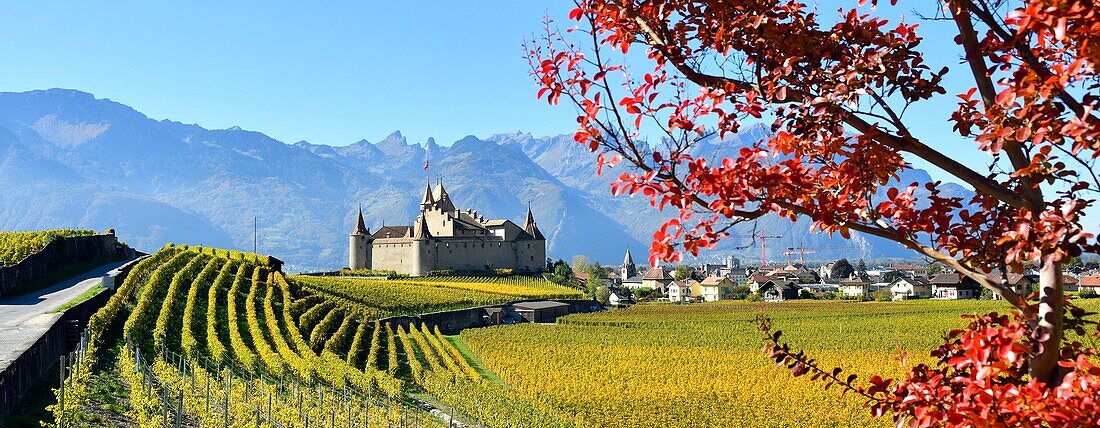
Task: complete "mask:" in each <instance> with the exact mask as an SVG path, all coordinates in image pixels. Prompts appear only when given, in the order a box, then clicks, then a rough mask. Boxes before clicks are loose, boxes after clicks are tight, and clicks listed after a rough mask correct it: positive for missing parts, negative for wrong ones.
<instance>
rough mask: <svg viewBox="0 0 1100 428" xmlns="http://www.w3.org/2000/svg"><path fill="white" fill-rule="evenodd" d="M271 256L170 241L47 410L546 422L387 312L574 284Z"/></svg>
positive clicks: (287, 421)
mask: <svg viewBox="0 0 1100 428" xmlns="http://www.w3.org/2000/svg"><path fill="white" fill-rule="evenodd" d="M272 263H273V260H272V259H270V258H269V257H266V256H261V255H258V254H251V253H243V252H236V251H226V250H216V249H209V248H199V247H187V246H172V245H169V246H166V247H165V248H163V249H161V250H160V251H158V252H156V253H154V254H153V255H151V256H150V257H148V258H147V259H145V260H143V261H141V262H140V263H138V264H137V265H136V266H135V267H134V268H133V270H132V271H131V273H130V275H129V276H128V277H127V278H126V280H125V281H124V282H123V283H122V285H120V286H119V288H118V290H117V292H116V293H115V295H114V296H112V298H111V300H110V301H109V302H108V303H107V305H106V306H105V307H104V308H102V309H101V310H100V311H98V312H97V313H96V314H95V315H94V316H93V317H92V320H91V322H90V326H89V336H88V339H89V340H88V343H89V345H88V347H87V348H86V350H82V351H81V352H78V353H75V354H73V355H70V360H69V361H70V363H69V365H68V367H67V368H66V373H68V377H67V380H66V384H65V388H64V389H65V397H66V398H65V406H64V407H61V406H59V405H55V406H53V407H52V409H51V411H52V412H53V415H54V417H55V421H56V420H61V421H63V422H64V424H65V426H72V425H79V426H113V425H115V423H114V422H117V420H125V421H128V422H130V423H135V424H137V425H138V426H160V424H161V423H163V422H164V421H171V420H180V421H185V425H186V426H192V425H196V426H226V425H228V426H257V425H258V426H309V425H310V423H311V421H312V423H313V425H318V426H319V425H322V423H323V424H327V425H333V424H335V426H361V427H373V426H394V425H400V426H416V427H422V426H423V427H430V426H437V425H439V424H440V423H441V420H440V419H439V417H437V416H433V415H429V414H428V413H427V410H429V409H428V408H426V406H424V405H422V404H421V403H419V402H417V401H414V400H412V399H411V398H410V396H412V395H422V396H427V397H434V398H430V400H432V401H434V402H437V403H450V404H451V405H452V406H453V407H457V408H459V409H461V410H462V411H463V412H466V413H467V414H471V415H474V416H476V417H477V418H478V419H479V420H482V421H491V422H493V423H494V425H502V424H503V423H498V422H503V421H504V419H500V418H508V420H519V421H523V420H528V421H539V420H542V419H540V418H541V416H540V414H539V410H538V409H532V408H530V407H529V406H526V405H525V403H523V402H522V401H519V400H515V399H512V398H510V397H509V396H508V394H507V393H505V389H504V388H503V386H501V385H498V384H496V383H493V382H490V381H486V380H483V379H481V376H480V374H479V373H478V372H477V371H476V370H475V369H474V367H473V366H472V365H471V364H470V363H469V361H468V360H467V359H466V358H465V357H464V356H463V355H462V353H461V352H459V351H458V349H456V348H455V347H454V346H453V345H452V343H451V342H450V341H449V340H448V339H447V338H445V337H444V336H443V335H442V334H440V332H439V330H438V329H436V328H433V326H428V325H405V324H391V323H388V322H380V321H379V319H380V318H383V317H387V316H391V315H396V314H415V313H421V312H427V311H436V310H442V309H451V308H464V307H470V306H476V305H482V304H489V303H497V302H503V301H508V300H516V299H522V298H529V297H553V296H562V297H578V296H579V292H577V291H575V290H571V289H567V288H562V287H558V286H556V285H553V284H550V283H548V282H546V281H544V280H541V279H532V278H523V277H512V278H507V279H503V278H468V277H467V278H459V277H453V278H440V279H433V280H425V279H417V280H409V281H368V280H361V279H354V278H339V279H337V278H315V277H308V276H299V277H293V278H287V277H285V276H283V274H282V273H281V272H278V271H277V270H276V265H274V264H272ZM82 349H84V348H82ZM105 378H106V379H114V380H116V381H117V382H118V383H121V384H123V385H124V387H122V388H116V389H120V390H121V391H122V392H120V393H118V394H116V395H118V397H111V400H110V401H112V402H118V403H125V405H123V406H114V407H113V408H112V410H111V412H113V413H115V414H114V415H113V416H111V417H103V416H102V413H103V412H102V411H101V410H102V409H100V408H97V406H99V407H103V408H106V407H104V406H100V403H101V402H102V401H104V400H103V397H101V396H99V395H101V394H100V393H98V392H96V391H101V390H103V389H104V386H105V385H104V383H105V382H104V381H103V379H105ZM108 383H109V382H108ZM425 392H426V393H427V394H428V395H424V394H425ZM59 395H60V394H59ZM326 397H327V398H326ZM479 397H482V398H483V399H482V398H479ZM473 403H479V405H478V406H477V407H471V406H470V405H471V404H473ZM327 425H326V426H327Z"/></svg>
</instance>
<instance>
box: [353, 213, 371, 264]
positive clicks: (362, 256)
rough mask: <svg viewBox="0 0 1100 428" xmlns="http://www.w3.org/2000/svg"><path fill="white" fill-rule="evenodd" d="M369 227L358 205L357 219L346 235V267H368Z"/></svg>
mask: <svg viewBox="0 0 1100 428" xmlns="http://www.w3.org/2000/svg"><path fill="white" fill-rule="evenodd" d="M370 250H371V247H370V229H367V225H366V223H365V222H364V221H363V207H362V206H361V205H360V206H359V219H358V220H357V221H356V222H355V229H354V230H352V231H351V234H350V235H348V268H349V269H370V259H371V257H370V252H371V251H370Z"/></svg>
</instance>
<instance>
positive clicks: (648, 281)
mask: <svg viewBox="0 0 1100 428" xmlns="http://www.w3.org/2000/svg"><path fill="white" fill-rule="evenodd" d="M672 280H673V278H672V275H669V273H668V271H666V270H665V268H664V267H661V266H657V267H654V268H650V269H649V270H648V271H646V273H645V275H644V276H642V288H651V289H653V290H654V291H656V292H658V293H661V294H665V293H667V292H668V285H669V284H671V283H672Z"/></svg>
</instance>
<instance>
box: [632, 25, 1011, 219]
mask: <svg viewBox="0 0 1100 428" xmlns="http://www.w3.org/2000/svg"><path fill="white" fill-rule="evenodd" d="M634 21H635V22H636V23H637V24H638V26H639V28H641V29H642V31H643V32H644V33H645V34H646V36H647V37H648V38H649V39H650V45H651V46H652V47H653V48H655V49H657V50H658V51H660V52H661V54H662V55H663V56H664V57H665V58H666V59H668V61H669V63H671V64H672V65H673V67H675V68H676V70H677V71H679V72H680V73H682V74H683V75H684V77H686V78H687V79H688V80H690V81H692V82H695V83H696V84H698V85H700V86H710V87H717V88H731V87H732V88H736V89H737V90H741V91H755V92H757V93H759V94H762V95H763V94H764V91H761V90H760V87H759V85H754V84H751V83H749V82H745V81H740V80H735V79H730V78H727V77H722V76H714V75H709V74H705V73H700V72H698V71H695V70H694V69H692V68H691V67H689V66H687V65H686V64H684V63H683V62H682V61H679V60H677V58H675V57H674V56H671V57H670V56H669V51H668V46H667V45H666V44H665V42H664V39H663V38H662V37H661V36H660V34H658V33H657V32H656V31H655V30H654V29H653V28H652V27H651V26H650V25H649V24H648V23H647V22H646V21H645V20H644V19H642V18H641V17H638V16H635V17H634ZM786 92H787V99H783V100H779V99H769V101H770V102H781V103H790V102H792V101H790V99H792V98H802V99H804V98H806V97H808V95H807V94H805V93H803V92H801V91H799V90H797V89H792V88H787V90H786ZM833 108H834V109H836V110H837V111H839V112H841V113H842V115H843V117H844V122H845V123H846V124H848V125H849V126H851V127H852V128H854V129H855V130H857V131H859V132H860V133H862V134H864V135H866V136H868V137H870V138H872V139H874V140H875V141H877V142H879V143H880V144H883V145H885V146H886V147H890V148H892V149H895V150H899V151H902V152H906V153H911V154H914V155H916V156H917V157H920V158H921V159H924V160H925V161H928V162H929V163H931V164H933V165H936V166H937V167H939V168H940V169H942V170H944V171H946V172H948V173H950V174H953V175H955V176H956V177H959V179H961V180H963V181H965V182H966V183H967V184H970V185H971V186H973V187H974V188H975V189H977V190H978V191H980V192H983V193H985V194H987V195H990V196H992V197H994V198H997V199H999V200H1001V201H1003V202H1005V203H1007V204H1009V205H1011V206H1014V207H1023V206H1024V205H1025V201H1024V200H1023V199H1022V198H1021V197H1020V195H1019V194H1018V193H1016V192H1014V191H1012V190H1010V189H1008V188H1006V187H1004V186H1002V185H1001V184H1000V183H998V182H996V181H995V180H993V179H991V178H989V177H986V176H984V175H982V174H979V173H978V172H976V171H974V170H972V169H970V168H968V167H967V166H966V165H963V164H962V163H961V162H959V161H956V160H955V159H952V158H950V157H948V156H946V155H944V154H943V153H941V152H939V151H937V150H935V149H933V148H931V147H929V146H927V145H925V144H924V143H922V142H921V141H920V140H918V139H916V138H914V137H911V136H908V137H902V136H897V135H893V134H890V133H888V132H886V131H884V130H882V129H880V128H878V127H876V126H874V125H872V124H870V123H869V122H867V121H865V120H863V119H862V118H860V117H858V116H856V115H855V114H854V113H852V112H851V111H849V110H847V109H844V108H842V107H839V106H836V105H833Z"/></svg>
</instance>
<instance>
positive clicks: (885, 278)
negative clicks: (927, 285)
mask: <svg viewBox="0 0 1100 428" xmlns="http://www.w3.org/2000/svg"><path fill="white" fill-rule="evenodd" d="M904 276H905V274H903V273H901V271H896V270H892V271H889V272H886V273H884V274H882V282H894V281H897V280H899V279H901V278H903V277H904Z"/></svg>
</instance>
